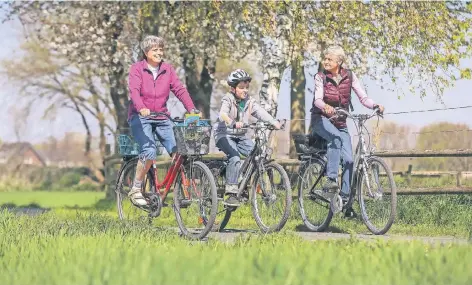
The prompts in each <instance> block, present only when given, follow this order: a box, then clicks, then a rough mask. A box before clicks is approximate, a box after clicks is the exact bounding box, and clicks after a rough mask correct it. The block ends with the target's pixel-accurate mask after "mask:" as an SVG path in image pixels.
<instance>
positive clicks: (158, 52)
mask: <svg viewBox="0 0 472 285" xmlns="http://www.w3.org/2000/svg"><path fill="white" fill-rule="evenodd" d="M163 57H164V47H158V46H155V47H152V48H151V49H150V50H149V51H148V52H147V53H146V58H147V61H148V62H149V63H150V64H154V65H156V64H159V63H160V62H161V61H162V59H163Z"/></svg>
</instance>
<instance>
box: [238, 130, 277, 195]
mask: <svg viewBox="0 0 472 285" xmlns="http://www.w3.org/2000/svg"><path fill="white" fill-rule="evenodd" d="M259 131H261V130H259ZM264 135H265V134H264ZM260 155H262V149H261V138H260V137H259V136H258V135H256V139H255V144H254V148H253V149H252V150H251V152H250V153H249V155H248V156H247V157H246V159H245V160H244V163H243V165H241V169H240V171H239V175H240V176H242V177H243V179H242V180H241V182H240V183H239V186H238V196H240V195H241V193H242V192H243V191H244V189H245V188H246V185H247V183H248V181H249V179H250V178H251V177H252V175H253V174H254V172H255V171H256V169H255V168H256V167H257V168H258V170H259V171H260V172H262V171H263V169H260V168H261V167H260V166H261V165H263V163H261V161H259V163H258V162H257V161H256V158H257V156H260ZM259 159H262V162H265V163H267V162H270V160H266V159H265V157H260V158H259ZM262 188H263V189H262V191H263V192H264V191H265V187H262ZM264 194H267V193H264Z"/></svg>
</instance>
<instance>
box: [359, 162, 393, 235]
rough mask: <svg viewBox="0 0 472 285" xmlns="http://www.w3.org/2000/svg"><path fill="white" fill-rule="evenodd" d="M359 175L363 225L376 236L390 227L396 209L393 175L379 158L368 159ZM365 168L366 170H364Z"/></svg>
mask: <svg viewBox="0 0 472 285" xmlns="http://www.w3.org/2000/svg"><path fill="white" fill-rule="evenodd" d="M365 165H366V166H367V167H364V169H363V170H362V171H361V172H360V173H359V174H360V179H359V181H360V184H359V188H358V189H359V192H358V198H359V206H360V208H361V215H362V220H363V221H364V224H365V225H366V226H367V228H368V229H369V230H370V231H371V232H372V233H373V234H376V235H382V234H385V233H386V232H387V231H388V230H389V229H390V227H391V226H392V224H393V222H394V220H395V215H396V209H397V188H396V185H395V181H394V179H393V174H392V171H391V170H390V168H389V167H388V165H387V164H386V163H385V161H384V160H383V159H381V158H380V157H375V156H372V157H369V158H368V159H367V161H366V164H365ZM366 168H367V169H366Z"/></svg>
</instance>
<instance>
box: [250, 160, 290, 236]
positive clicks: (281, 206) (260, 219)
mask: <svg viewBox="0 0 472 285" xmlns="http://www.w3.org/2000/svg"><path fill="white" fill-rule="evenodd" d="M251 198H252V199H251V202H252V214H253V216H254V219H255V220H256V223H257V225H258V226H259V228H260V229H261V231H262V232H263V233H271V232H275V231H280V230H281V229H282V228H283V227H284V225H285V223H286V222H287V220H288V218H289V216H290V208H291V205H292V189H291V186H290V180H289V178H288V175H287V172H286V171H285V170H284V169H283V167H282V166H281V165H280V164H278V163H274V162H272V163H269V164H267V165H265V166H264V171H263V172H262V173H259V172H258V171H257V172H256V173H255V177H254V183H253V185H252V191H251Z"/></svg>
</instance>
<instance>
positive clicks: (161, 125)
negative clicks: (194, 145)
mask: <svg viewBox="0 0 472 285" xmlns="http://www.w3.org/2000/svg"><path fill="white" fill-rule="evenodd" d="M128 123H129V125H130V127H131V132H132V134H133V137H134V139H135V140H136V142H137V143H138V144H139V147H140V149H141V152H140V154H139V159H140V160H141V161H146V160H153V159H156V158H157V146H156V140H155V139H154V132H155V133H156V135H157V138H158V139H159V141H160V142H161V144H162V145H163V146H164V147H165V149H166V150H167V153H169V155H171V154H172V153H174V152H176V150H177V144H176V142H175V137H174V131H173V123H172V122H171V121H169V120H151V119H148V118H143V117H141V116H140V115H133V116H132V117H131V119H130V120H129V122H128Z"/></svg>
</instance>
